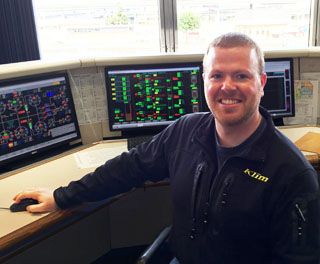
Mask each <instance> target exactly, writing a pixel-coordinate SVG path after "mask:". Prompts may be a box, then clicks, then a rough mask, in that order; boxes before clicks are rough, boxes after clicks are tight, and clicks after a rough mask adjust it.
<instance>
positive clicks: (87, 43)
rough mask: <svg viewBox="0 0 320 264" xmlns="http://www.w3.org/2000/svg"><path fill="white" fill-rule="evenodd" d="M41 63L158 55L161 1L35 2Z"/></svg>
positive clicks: (72, 0)
mask: <svg viewBox="0 0 320 264" xmlns="http://www.w3.org/2000/svg"><path fill="white" fill-rule="evenodd" d="M33 5H34V10H35V17H36V24H37V31H38V38H39V44H40V52H41V58H42V59H51V58H57V57H61V58H88V57H89V58H90V57H91V58H95V57H99V56H116V55H119V54H121V55H133V54H143V55H146V54H150V53H152V54H155V53H159V52H160V45H159V8H158V0H135V1H129V0H116V1H110V0H109V1H108V0H90V1H87V0H54V1H47V0H33Z"/></svg>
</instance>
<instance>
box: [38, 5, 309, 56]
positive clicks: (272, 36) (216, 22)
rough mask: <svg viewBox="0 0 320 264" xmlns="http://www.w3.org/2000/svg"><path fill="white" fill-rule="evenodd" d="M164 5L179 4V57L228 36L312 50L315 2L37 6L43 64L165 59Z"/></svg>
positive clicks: (275, 46)
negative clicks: (74, 60)
mask: <svg viewBox="0 0 320 264" xmlns="http://www.w3.org/2000/svg"><path fill="white" fill-rule="evenodd" d="M160 1H167V2H170V1H172V3H174V6H175V10H174V12H176V13H175V22H173V27H174V30H176V36H177V37H176V38H175V39H174V42H175V43H174V44H175V52H178V53H192V54H195V53H203V52H205V49H206V47H207V45H208V43H209V42H210V41H211V40H212V39H213V38H214V37H216V36H218V35H220V34H222V33H226V32H229V31H237V32H242V33H245V34H248V35H250V36H251V37H252V38H253V39H255V40H256V41H257V42H258V43H259V44H260V45H261V46H262V48H263V49H265V50H272V49H276V50H279V49H300V48H307V47H308V46H309V45H310V43H309V39H310V25H311V21H312V17H311V5H312V0H283V1H281V2H279V1H278V0H247V1H235V0H199V1H198V0H197V1H194V0H113V1H111V0H91V1H87V0H55V1H48V0H33V5H34V12H35V17H36V25H37V32H38V39H39V45H40V52H41V58H42V59H58V58H63V59H71V58H96V57H110V56H137V55H138V56H139V55H151V54H160V53H163V52H164V51H163V50H161V48H160V46H161V44H160V42H161V39H160V38H161V36H163V35H161V34H160V31H161V21H160V20H161V17H163V16H161V15H160V12H163V11H161V10H160V6H161V5H160V4H159V2H160ZM166 19H167V18H166ZM175 23H176V24H175Z"/></svg>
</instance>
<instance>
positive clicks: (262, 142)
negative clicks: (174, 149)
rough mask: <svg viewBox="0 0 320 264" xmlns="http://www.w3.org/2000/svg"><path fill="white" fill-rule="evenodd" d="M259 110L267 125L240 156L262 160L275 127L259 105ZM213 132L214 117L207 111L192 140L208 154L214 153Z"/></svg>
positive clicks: (214, 131) (214, 130) (214, 129)
mask: <svg viewBox="0 0 320 264" xmlns="http://www.w3.org/2000/svg"><path fill="white" fill-rule="evenodd" d="M259 112H260V113H261V115H262V116H263V117H264V118H265V120H266V122H267V126H266V128H265V129H264V131H263V132H262V134H261V136H260V137H259V138H258V139H257V141H256V142H255V143H254V144H253V145H251V147H250V148H247V149H246V152H245V153H244V155H243V156H242V157H243V158H246V159H250V160H260V161H264V160H265V158H266V153H267V150H268V148H269V146H270V142H271V137H272V136H273V135H274V131H275V129H276V128H275V126H274V124H273V121H272V117H271V116H270V114H269V113H268V112H267V111H266V110H265V109H264V108H263V107H261V106H260V107H259ZM215 133H216V128H215V119H214V117H213V115H212V114H211V113H207V116H206V117H205V119H204V122H203V123H202V124H201V125H200V126H199V127H198V129H197V130H196V132H195V134H194V137H193V141H194V142H197V143H199V144H200V145H202V147H203V149H204V150H205V151H206V152H208V153H209V154H212V153H216V150H215V144H214V135H215Z"/></svg>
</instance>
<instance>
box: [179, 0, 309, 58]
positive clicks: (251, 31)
mask: <svg viewBox="0 0 320 264" xmlns="http://www.w3.org/2000/svg"><path fill="white" fill-rule="evenodd" d="M311 4H312V1H311V0H283V1H278V0H251V1H233V0H223V1H220V0H201V1H191V0H177V17H178V19H177V20H178V41H179V42H178V51H180V52H191V51H193V52H195V50H194V48H195V47H197V48H198V50H205V48H206V46H207V45H208V43H209V42H210V41H211V40H212V39H213V38H214V37H215V36H218V35H220V34H222V33H226V32H229V31H237V32H242V33H245V34H248V35H250V36H251V37H252V38H253V39H255V40H256V41H257V42H258V43H259V45H260V46H261V47H262V48H263V49H283V48H285V49H288V48H306V47H308V45H309V34H310V32H309V31H310V27H309V25H310V21H311V15H310V10H311Z"/></svg>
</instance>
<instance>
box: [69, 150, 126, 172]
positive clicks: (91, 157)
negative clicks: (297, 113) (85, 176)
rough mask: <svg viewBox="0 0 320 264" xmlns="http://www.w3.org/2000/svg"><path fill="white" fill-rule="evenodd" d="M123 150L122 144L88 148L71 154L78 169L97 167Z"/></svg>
mask: <svg viewBox="0 0 320 264" xmlns="http://www.w3.org/2000/svg"><path fill="white" fill-rule="evenodd" d="M124 151H125V148H124V147H123V146H120V147H112V148H105V149H100V150H88V151H84V152H78V153H75V154H73V156H74V158H75V160H76V162H77V166H78V168H80V169H87V168H92V167H99V166H100V165H103V164H104V163H105V162H106V161H107V160H109V159H112V158H114V157H116V156H118V155H120V154H121V153H122V152H124Z"/></svg>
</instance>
